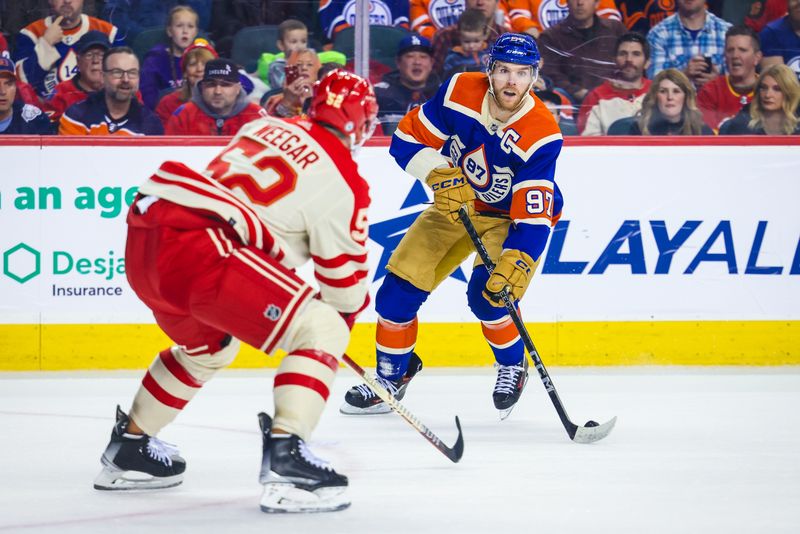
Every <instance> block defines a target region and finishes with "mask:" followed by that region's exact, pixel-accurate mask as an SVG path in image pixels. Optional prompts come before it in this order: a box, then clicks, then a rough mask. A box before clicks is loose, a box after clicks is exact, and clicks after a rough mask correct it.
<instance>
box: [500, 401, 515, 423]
mask: <svg viewBox="0 0 800 534" xmlns="http://www.w3.org/2000/svg"><path fill="white" fill-rule="evenodd" d="M514 406H516V404H515V405H514ZM514 406H512V407H511V408H506V409H505V410H497V413H498V414H499V415H500V420H501V421H505V419H506V417H508V416H509V415H511V412H512V411H513V410H514Z"/></svg>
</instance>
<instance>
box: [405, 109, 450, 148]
mask: <svg viewBox="0 0 800 534" xmlns="http://www.w3.org/2000/svg"><path fill="white" fill-rule="evenodd" d="M421 110H422V106H420V107H418V108H414V109H413V110H411V111H410V112H409V113H408V114H407V115H406V116H405V117H403V119H402V120H401V121H400V124H398V126H397V130H396V131H395V134H397V131H399V132H401V133H404V134H406V135H407V136H409V137H411V138H412V139H414V142H416V143H419V144H422V145H425V146H430V147H433V148H435V149H437V150H438V149H440V148H442V145H444V139H446V137H439V136H437V135H436V134H435V133H434V132H432V131H431V130H429V129H428V127H427V126H426V124H425V122H423V121H422V120H421V119H420V118H419V116H420V114H421ZM426 122H427V123H430V121H428V120H427V119H426ZM436 131H437V132H438V131H439V130H438V129H437V130H436ZM439 134H440V135H443V134H442V133H441V132H439ZM398 137H399V136H398Z"/></svg>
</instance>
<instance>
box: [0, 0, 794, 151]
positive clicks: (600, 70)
mask: <svg viewBox="0 0 800 534" xmlns="http://www.w3.org/2000/svg"><path fill="white" fill-rule="evenodd" d="M354 20H355V0H310V1H305V0H272V1H267V0H177V1H168V0H104V1H103V0H94V1H92V0H19V1H11V0H0V134H20V133H34V134H50V133H53V134H55V133H58V134H62V135H159V134H162V133H165V134H180V135H231V134H233V133H234V132H235V131H236V129H237V128H238V127H239V126H240V125H241V124H243V123H244V122H247V121H249V120H252V119H253V118H255V117H258V116H263V115H273V116H279V117H294V116H298V115H301V114H302V113H303V112H304V109H305V107H306V106H307V104H308V100H309V97H310V96H311V91H312V87H313V85H314V82H315V81H316V80H317V79H319V77H320V76H321V75H322V74H323V73H324V72H326V71H328V70H330V69H333V68H352V59H353V58H352V57H348V54H349V55H352V50H351V49H350V50H348V54H345V53H344V49H339V48H338V46H339V43H340V41H341V40H342V39H344V38H343V37H342V36H343V35H346V34H347V31H346V30H347V29H348V28H349V27H351V26H352V25H353V24H354ZM369 20H370V24H371V25H372V26H373V27H379V26H391V27H394V28H399V30H392V31H395V32H397V31H399V32H400V34H399V35H405V36H404V37H397V40H396V41H394V42H395V43H397V44H396V49H395V48H392V51H393V52H394V54H395V55H394V59H393V60H387V59H386V58H376V57H371V58H370V69H371V73H370V75H371V79H372V80H373V82H374V83H375V86H376V94H377V97H378V103H379V106H380V115H379V118H380V120H381V127H382V133H384V134H386V135H390V134H391V133H392V132H393V131H394V128H395V127H396V124H397V122H398V121H399V120H400V118H401V117H402V116H403V115H404V114H405V113H407V112H408V111H409V110H411V109H413V108H414V107H416V106H419V105H421V104H422V103H424V102H425V101H426V100H427V99H428V98H430V97H431V96H433V94H435V92H436V90H437V89H438V87H439V86H440V85H441V83H442V82H443V81H444V80H445V79H447V78H448V77H449V76H452V75H454V74H456V73H459V72H465V71H479V70H483V69H485V65H486V62H487V57H488V53H489V50H490V48H491V46H492V44H493V43H494V41H495V40H496V39H497V37H498V36H499V35H501V34H502V33H504V32H508V31H517V32H525V33H528V34H530V35H532V36H533V37H534V38H536V40H537V42H538V44H539V49H540V52H541V55H542V62H541V66H540V76H539V78H538V80H537V82H536V85H535V86H534V88H533V89H534V91H535V93H536V94H537V95H538V96H539V98H540V99H541V100H542V102H543V103H544V105H546V106H547V107H548V108H549V109H550V110H551V111H552V112H553V114H554V116H555V117H556V119H557V120H558V121H559V125H560V127H561V129H562V132H563V133H564V134H565V135H587V136H590V135H709V134H717V133H719V134H724V135H734V134H766V135H792V134H798V132H799V131H800V127H798V118H800V109H799V106H800V84H798V77H800V0H727V1H725V2H722V1H716V2H715V1H708V0H675V1H674V2H662V1H657V2H656V1H649V0H616V1H615V0H447V1H446V2H441V1H436V0H370V11H369ZM260 25H272V27H277V28H276V34H275V35H276V39H275V43H274V47H273V46H270V47H269V48H270V49H269V50H267V49H265V50H263V51H262V52H261V53H260V57H257V58H254V60H253V61H252V64H251V65H240V64H237V63H236V62H235V61H234V60H233V59H232V56H234V54H235V50H234V48H235V46H234V45H235V42H236V40H235V38H236V35H237V32H240V30H242V29H243V28H249V27H253V26H260ZM154 28H160V30H158V31H160V32H161V33H160V34H159V37H160V39H156V40H155V41H154V42H153V43H152V44H151V45H150V46H149V47H148V48H149V49H148V48H144V49H143V50H139V49H136V50H134V48H136V44H135V43H138V42H141V41H142V37H143V36H145V35H147V34H148V32H151V33H152V32H153V31H154ZM350 35H352V34H350ZM351 38H352V37H351ZM393 46H395V45H393Z"/></svg>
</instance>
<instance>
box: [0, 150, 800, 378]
mask: <svg viewBox="0 0 800 534" xmlns="http://www.w3.org/2000/svg"><path fill="white" fill-rule="evenodd" d="M219 150H220V142H219V141H213V142H211V143H210V144H209V145H208V146H202V145H196V144H192V146H172V145H171V146H155V143H152V142H150V143H145V144H143V145H137V144H136V143H131V142H128V143H124V144H119V143H112V142H108V143H107V144H101V145H98V146H88V145H85V144H78V143H76V144H75V145H73V146H67V145H66V144H65V142H64V141H63V140H61V142H60V143H57V144H53V145H49V144H47V143H46V142H45V143H44V145H39V144H36V145H35V146H34V145H28V146H26V145H15V146H0V161H2V162H3V164H2V177H1V178H0V228H2V232H0V253H1V254H2V267H3V269H2V274H0V333H5V337H6V338H7V339H10V338H12V337H14V336H17V337H19V335H20V334H19V332H21V330H19V328H24V327H29V328H34V329H40V328H46V327H47V326H48V325H52V326H54V327H55V326H58V327H63V326H64V325H97V326H105V325H109V326H112V327H113V325H152V323H153V320H152V316H151V314H150V312H149V310H148V309H147V308H146V307H145V306H144V305H142V304H141V303H140V302H139V300H138V299H137V298H136V295H135V294H133V292H132V291H131V289H130V288H129V286H128V284H127V281H126V278H125V265H124V250H125V232H126V226H125V216H126V213H127V209H128V206H129V205H130V203H131V202H132V200H133V198H134V196H135V194H136V187H137V186H138V184H140V183H141V182H143V181H144V180H145V179H146V178H147V177H148V176H149V174H151V173H152V172H153V171H154V170H155V169H156V168H157V167H158V166H159V165H160V164H161V163H162V162H163V161H165V160H167V159H172V160H177V161H181V162H184V163H186V164H187V165H189V166H191V167H193V168H196V169H202V168H203V167H204V166H205V164H206V163H208V162H209V161H210V160H211V159H212V158H213V157H214V155H215V154H216V153H217V152H218V151H219ZM798 156H800V146H797V145H791V144H787V145H766V146H666V145H665V146H624V145H610V146H593V145H589V146H580V145H579V146H566V147H565V148H564V150H563V152H562V155H561V157H560V158H559V161H558V167H557V173H556V176H557V180H558V183H559V186H560V187H561V189H562V192H563V195H564V199H565V200H564V212H563V216H562V218H561V220H560V221H559V223H558V225H557V226H556V227H555V229H554V231H553V233H552V234H551V238H550V241H549V243H548V247H547V249H546V251H545V253H544V254H543V257H542V260H541V262H540V265H539V269H538V271H537V273H536V276H535V277H534V279H533V282H532V283H531V287H530V289H529V291H528V293H527V294H526V297H525V299H524V300H523V302H522V306H521V312H522V315H523V317H524V318H525V320H526V322H529V323H535V324H540V323H541V324H542V325H544V326H543V328H544V329H545V330H547V329H548V328H549V329H551V330H552V332H553V333H552V335H553V336H555V338H558V337H559V334H558V331H559V329H561V330H560V332H561V334H560V335H561V336H562V339H560V340H557V341H555V343H556V345H559V346H564V343H565V341H564V339H563V335H564V334H565V332H566V330H563V328H566V326H563V327H561V326H559V325H573V326H575V327H578V325H581V324H583V325H584V326H585V325H588V324H591V325H594V326H593V328H595V329H596V328H599V327H609V325H611V327H613V326H614V325H617V327H619V326H621V325H626V328H627V331H630V326H631V325H634V324H637V323H638V324H639V325H640V326H641V324H648V325H650V326H651V327H652V328H658V325H666V324H670V325H672V324H675V323H679V324H684V325H685V324H705V323H707V324H709V325H710V324H714V325H720V324H723V323H726V322H728V323H730V324H729V326H730V327H731V328H732V329H733V330H731V332H734V331H736V330H737V329H740V326H739V325H742V324H747V323H752V324H759V325H761V326H762V327H763V326H764V325H769V326H768V328H767V332H768V333H769V332H771V333H772V334H775V331H774V330H773V329H778V333H779V335H778V340H777V341H776V340H774V339H773V340H771V341H770V340H763V341H764V342H766V343H767V344H768V345H769V349H768V350H767V352H768V353H769V355H772V356H769V355H767V354H764V353H763V351H762V356H765V357H767V359H768V361H767V362H766V363H800V356H799V355H798V349H797V348H796V347H797V346H798V345H800V342H798V343H795V346H794V347H788V346H783V344H785V343H789V342H791V341H792V340H795V341H797V340H798V336H797V334H796V333H794V332H796V331H797V328H798V323H797V321H798V320H800V306H799V305H798V304H797V303H798V302H800V283H799V282H800V215H798V212H797V210H796V207H795V204H796V202H797V199H798V198H800V179H798V177H800V157H798ZM357 159H358V163H359V168H360V171H361V174H362V175H363V176H364V177H365V178H366V179H367V181H368V182H369V184H370V196H371V198H372V206H371V208H370V212H369V222H370V232H369V236H370V239H369V250H370V263H371V270H370V276H371V277H372V280H373V284H372V292H373V297H374V292H375V291H376V290H377V288H378V287H379V285H380V281H381V279H382V277H383V276H384V275H385V266H386V262H387V260H388V258H389V255H390V254H391V251H392V250H393V249H394V247H395V246H396V244H397V243H398V242H399V240H400V239H401V238H402V236H403V234H404V233H405V231H406V230H407V228H408V227H409V226H410V224H411V223H412V222H413V221H414V219H415V218H416V216H417V215H418V214H419V213H420V212H421V211H422V210H424V209H426V208H427V207H428V205H429V202H430V193H429V191H428V190H427V188H426V187H425V186H424V185H423V184H422V183H420V182H419V181H416V180H414V179H413V178H411V177H410V176H408V175H407V174H405V173H404V172H403V171H402V170H400V168H399V167H398V166H397V165H396V164H395V163H394V161H393V160H392V159H391V157H390V156H389V154H388V149H387V148H386V146H369V147H365V148H363V149H362V150H361V152H360V153H359V155H358V158H357ZM472 261H473V258H470V259H468V260H467V261H466V262H465V263H464V264H463V265H462V267H461V268H460V269H458V270H457V271H456V272H455V273H453V274H452V275H451V277H450V278H449V279H448V280H446V281H445V282H444V283H443V284H442V285H441V286H440V287H439V288H438V289H437V290H436V291H435V292H434V293H433V294H432V295H431V297H430V298H429V299H428V301H427V302H426V303H425V305H424V306H423V308H422V310H421V312H420V321H421V323H422V324H423V325H425V324H428V323H430V324H431V325H436V324H437V323H442V324H451V325H460V328H463V327H467V326H469V325H470V324H471V323H475V322H476V320H475V319H474V318H473V317H472V316H471V314H470V312H469V309H468V308H467V305H466V294H465V291H466V283H465V281H466V279H467V278H468V277H469V273H470V270H471V266H472ZM311 274H312V271H311V270H310V269H303V270H302V271H301V275H303V276H304V277H305V278H307V279H308V280H309V281H313V276H311ZM374 320H375V314H374V308H370V309H369V310H367V311H366V312H365V313H364V314H363V315H362V316H361V318H360V320H359V323H361V325H360V327H361V328H362V330H364V329H365V328H366V329H367V330H364V332H365V335H367V337H368V333H367V332H368V329H369V325H370V324H371V323H373V322H374ZM15 325H16V327H17V329H14V326H15ZM548 325H549V326H548ZM654 325H655V326H654ZM778 325H783V326H782V327H780V326H778ZM457 329H458V328H455V330H457ZM553 329H554V330H553ZM450 330H453V329H450ZM473 330H475V329H474V328H471V329H470V331H473ZM477 330H479V329H477ZM26 331H27V332H30V331H32V330H26ZM37 331H38V330H37ZM423 331H424V330H423ZM625 331H626V329H622V330H620V332H625ZM14 332H16V333H14ZM422 335H423V334H421V336H422ZM545 335H548V334H545ZM758 335H762V334H758ZM758 335H757V336H756V337H758ZM787 336H788V337H787ZM0 337H3V335H0ZM773 337H775V336H774V335H773ZM470 339H472V340H473V341H474V340H475V339H478V343H480V337H479V336H478V337H477V338H475V337H474V332H472V333H471V334H470ZM752 341H753V342H758V341H759V340H758V339H752ZM471 342H472V341H471ZM364 346H365V347H368V346H369V340H368V339H365V341H364ZM12 350H14V349H13V347H9V346H8V345H6V344H3V342H2V341H0V369H3V368H15V367H14V365H13V364H4V363H3V362H4V361H5V360H4V359H5V358H7V357H9V354H6V351H12ZM39 350H43V349H42V347H41V346H40V347H39ZM442 350H445V351H446V350H447V347H442ZM570 350H571V349H570ZM483 352H488V351H485V350H484V351H483ZM445 359H446V358H445ZM584 363H592V362H591V361H588V362H584ZM677 363H680V362H677ZM689 363H692V362H689ZM696 363H709V362H703V360H702V358H699V360H698V361H697V362H696ZM738 363H744V362H738ZM753 363H758V362H753Z"/></svg>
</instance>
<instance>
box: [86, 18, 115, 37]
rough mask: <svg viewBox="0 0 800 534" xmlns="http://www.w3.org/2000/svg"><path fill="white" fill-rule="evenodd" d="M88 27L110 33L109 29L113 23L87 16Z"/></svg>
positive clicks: (112, 27) (110, 29) (112, 26)
mask: <svg viewBox="0 0 800 534" xmlns="http://www.w3.org/2000/svg"><path fill="white" fill-rule="evenodd" d="M89 29H90V30H98V31H101V32H103V33H105V34H111V31H112V30H113V29H114V25H113V24H111V23H110V22H108V21H106V20H103V19H98V18H96V17H89Z"/></svg>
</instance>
